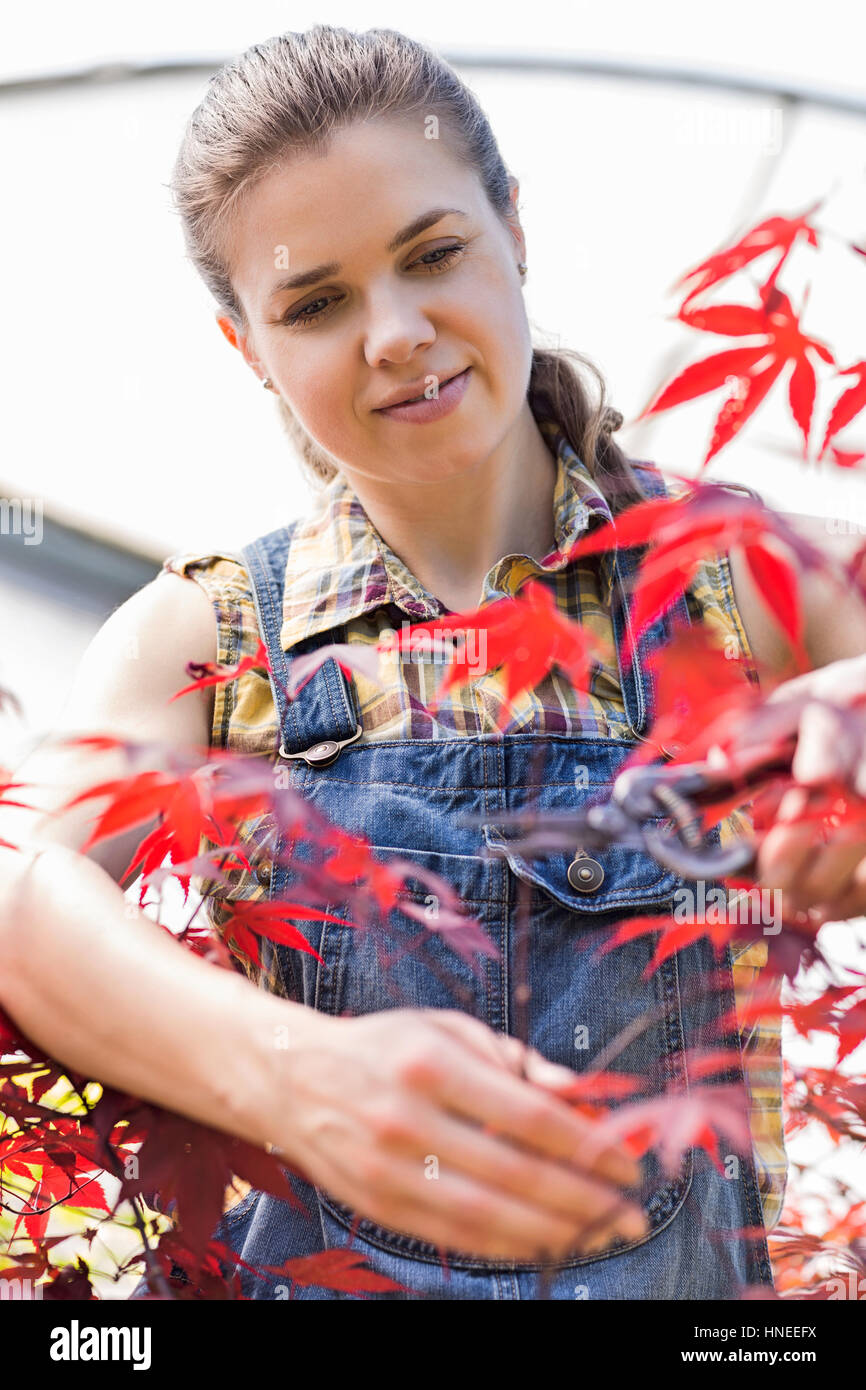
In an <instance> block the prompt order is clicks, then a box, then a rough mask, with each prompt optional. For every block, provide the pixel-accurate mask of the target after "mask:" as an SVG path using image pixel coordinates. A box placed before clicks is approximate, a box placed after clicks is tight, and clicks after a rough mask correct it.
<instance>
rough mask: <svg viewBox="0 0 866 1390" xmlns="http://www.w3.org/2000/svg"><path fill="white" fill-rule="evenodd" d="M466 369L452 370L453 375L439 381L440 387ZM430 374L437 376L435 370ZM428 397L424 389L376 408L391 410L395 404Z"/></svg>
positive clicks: (409, 403)
mask: <svg viewBox="0 0 866 1390" xmlns="http://www.w3.org/2000/svg"><path fill="white" fill-rule="evenodd" d="M465 371H466V368H465V367H463V368H461V370H460V371H459V372H452V374H451V376H447V377H445V378H444V380H442V381H440V382H439V387H440V389H441V388H442V387H443V386H447V385H448V383H449V381H454V379H455V377H458V376H462V375H463V372H465ZM428 375H430V376H435V373H434V372H430V373H428ZM427 399H428V397H427V396H425V394H424V392H423V391H419V392H418V393H417V394H416V395H414V396H401V397H400V399H399V400H395V401H388V403H387V405H379V406H376V407H375V408H376V409H377V410H390V409H391V408H392V406H395V405H411V404H412V403H413V402H414V401H423V400H427Z"/></svg>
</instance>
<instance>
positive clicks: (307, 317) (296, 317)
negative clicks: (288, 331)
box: [281, 295, 328, 328]
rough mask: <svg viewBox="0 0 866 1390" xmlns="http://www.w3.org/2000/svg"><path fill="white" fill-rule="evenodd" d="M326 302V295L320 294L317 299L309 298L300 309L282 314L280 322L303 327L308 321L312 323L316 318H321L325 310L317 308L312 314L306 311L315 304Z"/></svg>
mask: <svg viewBox="0 0 866 1390" xmlns="http://www.w3.org/2000/svg"><path fill="white" fill-rule="evenodd" d="M327 302H328V299H327V296H325V295H320V296H319V297H318V299H311V300H310V302H309V304H304V305H303V306H302V307H301V308H300V309H296V310H294V312H291V313H288V314H284V315H283V318H282V320H281V322H282V323H290V324H292V325H293V326H294V327H296V328H304V327H305V326H306V325H307V324H308V323H314V322H315V321H316V319H318V318H321V316H322V314H323V313H324V312H325V310H324V309H317V310H316V312H315V313H314V314H310V313H308V312H307V311H308V310H309V309H312V308H314V307H315V305H316V304H327Z"/></svg>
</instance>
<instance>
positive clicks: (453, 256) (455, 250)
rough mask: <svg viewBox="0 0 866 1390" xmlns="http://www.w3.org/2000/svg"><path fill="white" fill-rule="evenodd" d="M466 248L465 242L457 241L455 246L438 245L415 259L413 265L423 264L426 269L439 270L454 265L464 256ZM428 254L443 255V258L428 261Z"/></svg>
mask: <svg viewBox="0 0 866 1390" xmlns="http://www.w3.org/2000/svg"><path fill="white" fill-rule="evenodd" d="M465 250H466V246H465V244H464V243H463V242H456V243H455V244H454V245H453V246H437V247H435V248H434V249H433V250H432V251H425V252H424V255H423V256H419V258H418V260H417V261H413V265H420V266H423V268H424V269H425V270H432V271H434V272H435V271H437V270H444V269H446V268H447V267H448V266H450V265H453V264H454V262H455V261H456V260H458V259H459V257H460V256H462V254H463V252H464V251H465ZM428 256H441V257H442V260H440V261H428V260H427V257H428Z"/></svg>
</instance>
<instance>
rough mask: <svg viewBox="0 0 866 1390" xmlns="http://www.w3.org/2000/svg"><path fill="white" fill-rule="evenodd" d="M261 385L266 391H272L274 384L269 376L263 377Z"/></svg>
mask: <svg viewBox="0 0 866 1390" xmlns="http://www.w3.org/2000/svg"><path fill="white" fill-rule="evenodd" d="M262 385H263V386H264V388H265V390H266V391H272V390H273V389H274V383H273V382H272V381H271V378H270V377H269V376H266V377H265V379H264V381H263V382H262Z"/></svg>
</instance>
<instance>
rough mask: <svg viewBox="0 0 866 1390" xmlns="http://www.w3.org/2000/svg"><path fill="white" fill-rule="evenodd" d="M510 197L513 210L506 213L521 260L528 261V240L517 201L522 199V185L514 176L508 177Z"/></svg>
mask: <svg viewBox="0 0 866 1390" xmlns="http://www.w3.org/2000/svg"><path fill="white" fill-rule="evenodd" d="M508 185H509V190H510V193H509V196H510V198H511V208H510V210H509V212H507V213H506V220H507V222H508V226H509V228H510V229H511V235H512V236H513V237H514V241H515V244H516V246H517V249H518V251H519V252H520V259H521V260H522V261H525V260H526V239H525V237H524V235H523V228H522V227H521V225H520V214H519V213H518V211H517V201H518V198H519V197H520V184H519V183H518V181H517V179H516V178H515V177H514V175H513V174H509V175H508Z"/></svg>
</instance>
